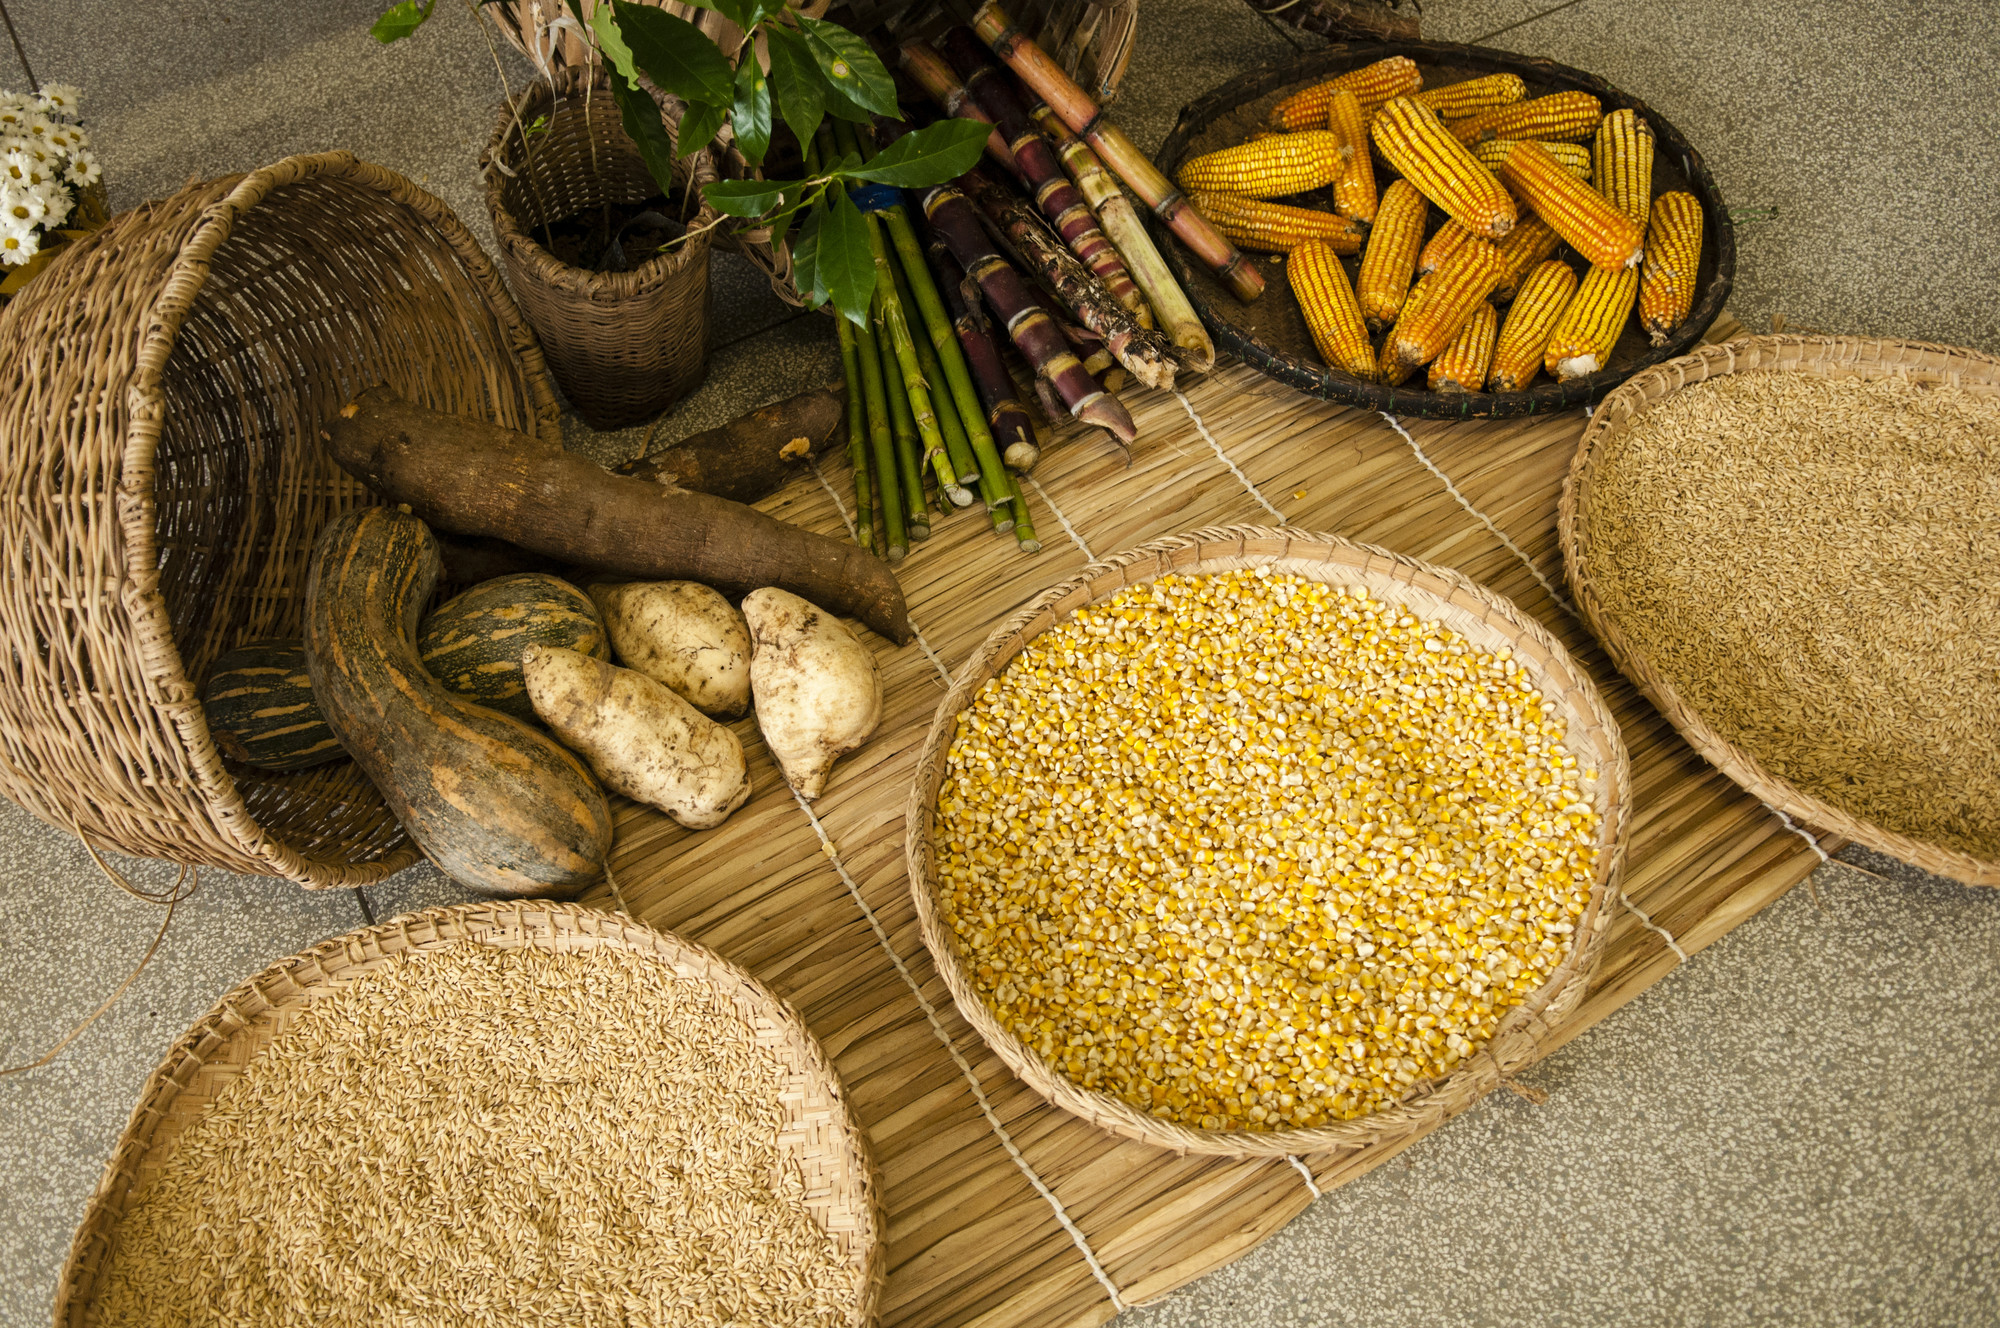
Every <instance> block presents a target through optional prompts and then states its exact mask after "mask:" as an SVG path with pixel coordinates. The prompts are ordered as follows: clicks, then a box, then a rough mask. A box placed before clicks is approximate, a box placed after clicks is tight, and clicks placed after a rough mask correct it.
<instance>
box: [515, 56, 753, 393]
mask: <svg viewBox="0 0 2000 1328" xmlns="http://www.w3.org/2000/svg"><path fill="white" fill-rule="evenodd" d="M592 72H593V71H591V70H588V69H581V68H579V69H570V70H565V71H563V72H562V73H560V74H558V75H557V76H556V81H555V82H554V83H553V84H550V83H536V84H535V85H534V86H533V87H531V88H529V89H528V90H527V91H525V92H523V93H521V94H520V96H518V97H517V98H515V101H514V108H515V109H507V108H503V109H502V110H501V112H500V119H499V122H498V123H497V124H496V125H495V126H494V129H493V139H492V142H490V143H489V144H488V145H487V148H486V154H485V156H483V157H481V158H480V161H481V162H482V163H483V164H484V166H485V172H486V208H487V211H488V212H490V213H491V214H492V216H493V235H494V238H495V239H496V240H497V241H498V242H499V245H500V261H501V263H502V264H503V265H504V266H505V267H506V269H507V284H508V285H509V286H511V287H512V288H513V290H514V298H515V299H516V300H518V301H520V304H521V313H522V315H523V316H524V317H526V318H527V320H528V323H529V325H530V326H532V327H533V328H534V329H535V335H536V336H537V337H539V338H540V339H541V343H542V350H543V353H544V354H546V355H547V356H548V359H549V369H550V371H551V372H553V373H554V374H555V378H556V382H557V383H558V384H559V385H560V386H561V387H562V390H563V395H564V396H566V397H568V398H569V401H570V404H571V405H573V406H575V407H576V409H577V412H578V413H579V414H580V415H582V416H583V418H584V420H585V421H586V422H588V423H589V425H590V427H591V428H593V429H619V428H623V427H624V426H626V425H628V424H636V423H638V422H640V421H642V420H649V419H651V418H653V417H654V416H655V415H658V414H659V413H660V412H661V411H663V410H665V409H666V408H667V407H668V406H670V405H672V404H673V403H674V402H676V401H678V400H680V399H681V398H682V397H684V396H686V395H687V394H688V393H689V392H691V391H693V390H694V388H695V386H696V385H697V384H699V383H700V382H701V380H702V376H703V375H704V374H706V373H707V372H708V251H709V240H710V237H711V235H712V234H713V232H712V231H710V230H707V229H705V227H707V226H708V224H709V223H711V222H713V221H714V220H715V219H716V214H715V212H714V211H713V210H712V209H710V208H709V206H708V205H707V204H706V203H703V204H702V205H701V208H700V211H699V212H697V213H696V214H695V215H694V216H693V217H691V218H688V219H687V225H688V229H689V231H690V236H689V238H688V239H687V240H686V241H685V242H683V243H682V244H680V245H677V246H676V247H674V248H673V249H671V250H669V251H667V252H665V253H662V254H660V255H658V256H657V257H655V258H652V259H650V260H648V261H647V262H645V263H642V264H640V265H639V266H638V267H636V268H634V269H632V270H631V271H630V272H592V271H589V270H587V269H585V268H580V267H573V266H571V265H570V264H568V263H565V262H563V261H562V260H560V259H558V258H557V257H556V256H555V255H554V254H551V253H550V252H549V251H548V250H547V249H545V248H543V247H542V244H541V242H540V241H539V240H537V239H536V238H535V237H534V236H533V235H532V234H531V232H533V231H534V230H535V229H536V228H538V227H541V226H543V225H545V224H546V223H548V222H552V221H559V220H561V219H563V218H564V217H571V216H575V215H576V214H578V213H581V212H587V211H589V210H591V209H593V208H597V207H601V206H603V205H605V204H623V203H637V202H639V201H641V200H642V199H647V198H651V197H652V196H653V195H655V194H657V193H659V192H660V186H659V184H658V182H657V181H655V180H654V179H653V175H652V172H651V171H649V170H647V169H646V163H645V160H644V159H643V158H641V157H640V155H639V149H638V148H637V147H635V146H634V145H633V143H632V140H631V139H630V138H629V137H627V136H626V133H625V126H624V124H623V122H622V121H621V120H620V119H619V115H618V107H617V105H616V104H615V103H614V102H613V101H612V100H611V87H610V84H609V82H608V80H607V79H606V78H605V77H604V75H603V73H602V71H601V70H600V71H596V78H595V81H594V82H593V81H592V78H591V75H592ZM516 109H518V112H519V115H520V123H522V124H524V125H531V124H534V123H535V122H536V121H537V120H538V119H540V118H542V117H544V116H546V117H547V118H548V127H547V128H546V129H544V130H541V131H538V132H537V133H535V134H534V135H533V136H532V137H531V138H530V139H529V145H530V146H529V148H528V150H527V151H526V152H525V153H524V152H523V150H522V146H521V136H520V134H519V133H517V132H516V131H515V128H514V124H515V111H516ZM667 122H668V132H669V133H675V132H678V130H679V119H678V117H676V116H673V115H669V116H668V117H667ZM524 159H525V162H524ZM500 163H504V164H505V166H506V167H507V170H506V171H503V170H501V169H500ZM509 171H511V172H513V174H511V175H510V174H508V172H509ZM714 178H715V167H714V165H713V164H712V163H711V162H710V161H709V156H708V153H707V152H706V151H702V152H696V153H694V154H693V155H692V156H689V157H683V158H681V159H680V160H679V161H677V162H676V163H675V164H674V182H675V185H676V187H677V189H679V190H680V191H682V192H683V193H685V192H686V191H687V190H689V189H692V188H698V187H699V186H700V185H702V184H703V183H706V182H707V181H710V180H713V179H714Z"/></svg>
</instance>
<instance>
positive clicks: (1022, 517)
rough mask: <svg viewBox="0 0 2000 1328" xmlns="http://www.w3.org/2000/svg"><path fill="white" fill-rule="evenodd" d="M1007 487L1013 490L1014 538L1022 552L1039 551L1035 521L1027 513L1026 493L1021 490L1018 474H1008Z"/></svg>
mask: <svg viewBox="0 0 2000 1328" xmlns="http://www.w3.org/2000/svg"><path fill="white" fill-rule="evenodd" d="M1007 487H1008V488H1009V489H1011V490H1012V491H1013V498H1014V539H1015V541H1016V542H1017V543H1018V544H1020V546H1021V552H1022V553H1040V552H1041V551H1042V542H1041V540H1039V539H1037V538H1036V536H1035V522H1034V519H1033V518H1032V517H1030V516H1029V515H1028V495H1027V494H1025V493H1023V492H1022V491H1021V478H1020V476H1018V475H1009V476H1008V477H1007Z"/></svg>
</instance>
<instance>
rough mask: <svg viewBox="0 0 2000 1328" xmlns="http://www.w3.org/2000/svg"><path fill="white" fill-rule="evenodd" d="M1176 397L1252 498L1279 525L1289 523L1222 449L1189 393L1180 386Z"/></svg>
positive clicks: (1217, 456)
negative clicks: (1195, 409)
mask: <svg viewBox="0 0 2000 1328" xmlns="http://www.w3.org/2000/svg"><path fill="white" fill-rule="evenodd" d="M1174 399H1175V400H1176V401H1179V402H1180V403H1181V409H1182V410H1184V411H1186V412H1187V417H1188V418H1189V419H1191V420H1193V421H1194V427H1195V428H1196V429H1198V430H1200V431H1201V436H1202V437H1203V438H1206V439H1207V440H1208V445H1209V446H1210V447H1212V448H1214V449H1215V456H1216V459H1217V460H1218V461H1220V462H1222V464H1223V465H1225V466H1227V467H1229V473H1230V474H1232V475H1234V476H1235V477H1236V478H1237V479H1238V480H1240V481H1242V483H1243V487H1244V488H1245V489H1247V490H1249V492H1250V496H1251V497H1252V498H1255V499H1256V500H1257V501H1258V502H1259V503H1260V504H1262V505H1263V508H1264V510H1265V511H1266V512H1269V513H1270V514H1271V516H1272V517H1273V518H1274V519H1276V521H1277V523H1278V524H1279V525H1281V526H1282V525H1287V524H1289V523H1288V522H1287V521H1286V520H1285V514H1284V513H1283V512H1280V511H1279V510H1278V509H1277V508H1275V507H1273V506H1272V505H1271V500H1270V499H1269V498H1266V497H1265V496H1264V491H1263V490H1261V489H1259V488H1258V487H1257V486H1256V485H1255V484H1252V483H1251V482H1250V477H1249V476H1248V475H1245V474H1244V473H1243V472H1242V471H1241V470H1239V469H1237V466H1236V463H1235V462H1234V461H1231V460H1230V459H1229V453H1227V452H1225V451H1223V450H1222V444H1221V443H1218V442H1216V441H1215V435H1214V434H1212V433H1210V432H1209V431H1208V426H1207V425H1206V424H1204V423H1202V419H1201V416H1199V415H1197V414H1195V411H1194V402H1192V401H1189V400H1188V399H1187V393H1185V392H1183V391H1181V390H1180V389H1179V388H1175V389H1174Z"/></svg>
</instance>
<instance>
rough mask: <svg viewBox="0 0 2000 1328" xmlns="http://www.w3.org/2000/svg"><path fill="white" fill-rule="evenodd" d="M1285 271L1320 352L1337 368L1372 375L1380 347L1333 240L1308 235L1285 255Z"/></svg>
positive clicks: (1357, 376) (1367, 377)
mask: <svg viewBox="0 0 2000 1328" xmlns="http://www.w3.org/2000/svg"><path fill="white" fill-rule="evenodd" d="M1285 276H1286V277H1287V278H1288V279H1289V280H1290V281H1291V283H1292V295H1293V296H1294V297H1295V298H1296V299H1297V300H1298V302H1299V309H1300V310H1301V311H1302V312H1303V313H1304V314H1305V316H1306V326H1307V327H1308V328H1309V329H1311V331H1312V338H1313V344H1314V345H1315V346H1318V347H1319V354H1320V358H1321V359H1323V360H1325V361H1326V362H1327V364H1328V365H1329V366H1331V367H1332V368H1335V369H1341V370H1345V371H1346V372H1348V373H1351V374H1353V375H1354V376H1355V377H1356V378H1361V379H1368V380H1372V379H1373V378H1374V377H1375V353H1374V349H1373V348H1372V347H1371V346H1370V345H1369V344H1368V329H1367V328H1366V327H1364V326H1363V325H1362V322H1361V306H1360V305H1359V304H1357V303H1355V300H1354V288H1353V287H1352V286H1350V285H1348V284H1347V271H1346V269H1344V268H1342V267H1341V265H1340V255H1339V254H1338V253H1336V252H1335V251H1334V249H1333V246H1331V245H1328V244H1325V243H1322V242H1321V241H1318V240H1307V241H1306V242H1305V243H1304V244H1301V245H1299V246H1298V247H1297V248H1295V249H1293V250H1292V252H1291V256H1290V257H1289V258H1287V259H1286V260H1285Z"/></svg>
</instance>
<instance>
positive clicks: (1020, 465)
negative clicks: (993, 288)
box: [924, 226, 1067, 473]
mask: <svg viewBox="0 0 2000 1328" xmlns="http://www.w3.org/2000/svg"><path fill="white" fill-rule="evenodd" d="M927 229H928V230H929V232H930V234H929V237H928V238H929V243H927V244H926V245H925V246H924V257H925V259H927V260H928V261H929V263H930V269H931V278H932V280H933V281H935V282H936V283H937V288H938V290H939V292H940V293H942V294H943V296H944V302H945V308H946V309H947V310H949V311H950V313H951V327H952V331H954V332H956V333H957V334H958V345H959V349H961V350H963V351H964V352H965V362H966V366H967V367H968V368H969V369H971V370H972V385H973V387H974V388H975V389H977V390H978V392H979V404H980V405H982V406H984V407H985V408H986V425H987V427H988V428H989V429H991V430H992V431H993V441H994V443H995V445H996V446H998V447H999V449H1000V459H1001V460H1003V461H1005V462H1006V463H1007V466H1008V468H1009V469H1010V470H1018V471H1021V472H1023V473H1026V472H1027V471H1030V470H1033V469H1034V468H1035V463H1036V462H1037V461H1039V460H1040V459H1041V455H1042V450H1041V447H1040V446H1039V445H1038V444H1037V443H1036V442H1035V426H1034V422H1033V421H1032V420H1030V419H1029V418H1028V411H1027V408H1026V407H1024V406H1023V405H1022V404H1021V399H1020V398H1019V397H1018V396H1017V395H1015V387H1014V375H1012V374H1010V373H1008V372H1007V365H1006V363H1005V362H1004V361H1002V359H1001V358H1000V345H999V343H998V342H996V341H994V340H993V329H992V326H991V325H990V324H989V323H987V321H986V319H985V318H984V317H983V316H981V314H980V312H979V288H978V284H977V283H976V282H971V278H969V277H967V276H966V275H965V270H964V269H963V268H961V267H959V265H958V260H957V259H955V258H953V257H952V256H951V250H950V248H948V247H947V246H946V244H945V242H944V240H943V238H942V237H940V236H939V235H938V233H937V228H936V227H934V226H933V227H927ZM969 282H971V288H970V289H967V284H968V283H969ZM1035 381H1036V382H1040V381H1041V379H1039V378H1037V379H1036V380H1035ZM1057 404H1058V405H1061V402H1060V400H1058V403H1057ZM1063 409H1065V410H1066V409H1067V407H1063ZM1059 413H1060V412H1059Z"/></svg>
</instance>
